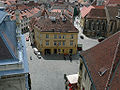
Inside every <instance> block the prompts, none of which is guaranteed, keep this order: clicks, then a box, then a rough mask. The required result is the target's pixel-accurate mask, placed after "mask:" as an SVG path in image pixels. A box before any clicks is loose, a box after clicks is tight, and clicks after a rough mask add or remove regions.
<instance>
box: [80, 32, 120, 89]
mask: <svg viewBox="0 0 120 90" xmlns="http://www.w3.org/2000/svg"><path fill="white" fill-rule="evenodd" d="M119 42H120V31H119V32H117V33H115V34H114V35H112V36H110V37H109V38H107V39H105V40H103V41H102V42H101V43H100V44H98V45H96V46H95V47H93V48H91V49H89V50H86V51H84V52H82V53H81V55H82V56H83V57H84V58H85V60H86V64H87V67H88V70H89V71H90V74H91V76H92V79H93V82H94V84H95V87H96V90H105V87H106V84H107V81H108V77H109V76H110V75H112V74H110V70H111V68H112V64H113V65H114V64H115V63H113V62H116V60H117V59H120V43H119ZM116 51H117V53H116ZM115 58H116V59H115ZM103 67H105V68H106V69H107V71H106V72H105V74H104V75H103V76H100V75H99V74H98V72H99V71H100V69H101V68H103ZM119 68H120V65H119V67H118V69H117V71H118V70H120V69H119ZM118 74H119V76H118ZM118 77H120V71H118V72H116V74H115V78H114V79H113V81H112V83H111V85H115V84H116V85H115V86H111V89H110V90H118V88H119V87H120V86H119V85H120V78H118ZM116 78H117V79H118V80H117V79H116ZM115 87H116V88H117V89H116V88H115Z"/></svg>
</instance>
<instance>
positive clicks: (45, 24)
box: [34, 17, 79, 33]
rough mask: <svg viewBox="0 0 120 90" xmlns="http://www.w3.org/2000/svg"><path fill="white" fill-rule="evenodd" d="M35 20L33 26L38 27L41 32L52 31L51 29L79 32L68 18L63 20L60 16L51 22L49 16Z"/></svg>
mask: <svg viewBox="0 0 120 90" xmlns="http://www.w3.org/2000/svg"><path fill="white" fill-rule="evenodd" d="M36 22H37V23H36V24H35V25H34V26H35V27H37V28H39V30H41V32H53V30H54V32H68V33H69V32H74V33H78V32H79V31H78V30H77V29H76V28H75V27H74V25H73V24H72V23H71V22H70V21H69V20H66V21H64V22H63V21H62V19H61V18H57V19H56V20H55V22H52V21H51V19H50V18H44V17H41V18H40V19H39V21H36Z"/></svg>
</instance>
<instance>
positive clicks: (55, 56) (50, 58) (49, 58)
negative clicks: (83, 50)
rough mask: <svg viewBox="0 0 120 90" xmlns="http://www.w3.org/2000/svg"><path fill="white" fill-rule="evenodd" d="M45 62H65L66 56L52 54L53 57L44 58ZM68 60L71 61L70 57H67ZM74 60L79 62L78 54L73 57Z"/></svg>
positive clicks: (46, 56)
mask: <svg viewBox="0 0 120 90" xmlns="http://www.w3.org/2000/svg"><path fill="white" fill-rule="evenodd" d="M42 57H43V58H44V60H64V55H58V54H52V55H44V56H42ZM66 60H70V58H69V56H68V55H67V56H66ZM72 60H79V56H78V55H77V54H75V55H72Z"/></svg>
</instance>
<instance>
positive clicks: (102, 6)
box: [93, 5, 105, 9]
mask: <svg viewBox="0 0 120 90" xmlns="http://www.w3.org/2000/svg"><path fill="white" fill-rule="evenodd" d="M93 7H95V8H96V9H104V8H105V6H104V5H100V6H96V5H95V6H93Z"/></svg>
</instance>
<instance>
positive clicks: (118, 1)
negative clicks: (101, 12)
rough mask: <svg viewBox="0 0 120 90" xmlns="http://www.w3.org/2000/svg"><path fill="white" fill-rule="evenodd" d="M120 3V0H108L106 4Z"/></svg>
mask: <svg viewBox="0 0 120 90" xmlns="http://www.w3.org/2000/svg"><path fill="white" fill-rule="evenodd" d="M113 4H120V0H106V1H105V5H113Z"/></svg>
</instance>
